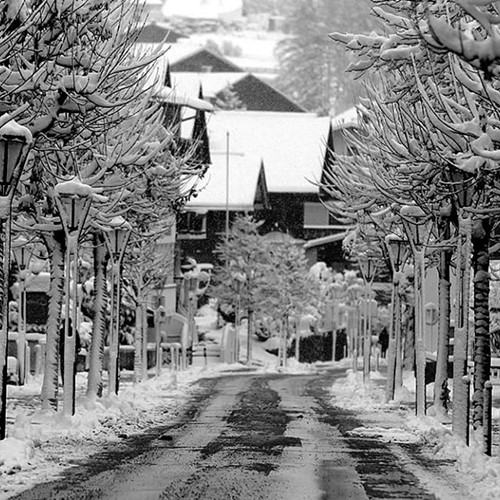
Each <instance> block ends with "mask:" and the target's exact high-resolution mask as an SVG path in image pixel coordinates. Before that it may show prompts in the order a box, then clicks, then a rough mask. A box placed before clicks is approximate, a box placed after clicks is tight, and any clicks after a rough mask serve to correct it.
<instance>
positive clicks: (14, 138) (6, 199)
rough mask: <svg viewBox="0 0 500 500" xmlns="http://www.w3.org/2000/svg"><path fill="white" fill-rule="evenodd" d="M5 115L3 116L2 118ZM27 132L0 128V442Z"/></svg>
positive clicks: (29, 137) (20, 128) (3, 431)
mask: <svg viewBox="0 0 500 500" xmlns="http://www.w3.org/2000/svg"><path fill="white" fill-rule="evenodd" d="M4 116H5V115H4ZM32 143H33V137H32V135H31V132H30V131H29V130H28V129H27V128H26V127H23V126H22V125H19V124H18V123H17V122H15V121H14V120H11V121H9V122H8V123H6V124H5V125H3V126H2V127H0V237H1V243H0V253H2V257H3V267H2V274H1V278H0V289H1V293H0V313H1V317H2V329H1V333H0V440H3V439H5V436H6V430H7V429H6V427H7V369H6V368H7V341H8V335H9V300H8V296H9V295H8V294H9V276H10V246H11V242H10V240H11V211H12V200H13V198H14V193H15V191H16V187H17V184H18V182H19V178H20V177H21V172H22V169H23V167H24V163H25V160H26V156H27V154H28V151H29V148H30V147H31V144H32Z"/></svg>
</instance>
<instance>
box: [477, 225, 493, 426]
mask: <svg viewBox="0 0 500 500" xmlns="http://www.w3.org/2000/svg"><path fill="white" fill-rule="evenodd" d="M489 242H490V225H489V220H478V221H475V225H474V226H473V232H472V244H473V269H474V353H473V356H474V394H473V396H472V424H473V427H474V429H477V428H478V427H481V426H482V425H483V392H484V384H485V382H487V381H488V380H489V378H490V365H491V347H490V312H489V294H490V274H489V265H490V260H489V252H488V251H489Z"/></svg>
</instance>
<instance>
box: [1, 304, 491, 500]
mask: <svg viewBox="0 0 500 500" xmlns="http://www.w3.org/2000/svg"><path fill="white" fill-rule="evenodd" d="M215 319H216V318H215V316H214V315H213V312H211V311H210V310H209V309H205V310H204V311H202V312H201V314H200V315H199V317H198V318H197V322H198V325H199V328H200V330H201V331H203V338H204V341H206V342H215V343H220V339H221V337H222V330H221V329H218V325H217V322H216V321H215ZM246 326H247V325H246V323H245V322H243V324H242V325H241V327H240V329H239V331H238V337H239V341H240V356H239V363H235V364H233V365H225V364H222V363H220V362H217V360H214V359H211V360H209V364H208V366H201V367H196V366H191V367H190V368H189V369H188V370H185V371H181V372H171V371H170V370H169V369H168V368H166V369H164V370H163V372H162V375H161V376H160V377H153V376H152V374H150V378H149V380H147V381H146V382H143V383H140V384H135V385H134V384H133V383H132V374H131V373H130V372H122V377H121V382H120V393H119V395H118V396H113V397H103V398H101V399H99V400H98V401H97V402H95V403H93V404H91V403H90V402H89V401H87V400H86V399H85V387H86V381H87V374H86V373H79V374H78V376H77V402H76V414H75V415H74V416H73V417H65V416H63V415H62V412H61V411H60V412H59V413H53V412H42V411H41V410H40V409H39V408H40V398H39V394H40V390H41V383H42V380H41V378H33V377H32V378H30V379H29V380H28V383H27V384H26V385H25V386H23V387H18V386H8V411H7V418H8V426H7V438H6V439H5V440H3V441H0V478H1V479H0V500H4V499H7V498H9V497H11V496H13V495H15V494H16V493H18V492H20V491H22V490H24V489H28V488H30V486H32V485H34V484H37V483H40V482H44V481H48V480H51V479H55V478H57V477H58V476H59V475H60V473H61V472H62V471H63V470H66V469H68V468H71V467H74V466H76V465H78V464H79V463H81V462H82V461H84V460H85V459H87V458H88V457H89V456H91V455H92V454H95V453H97V452H99V451H102V449H103V447H104V446H106V445H110V444H111V445H112V444H113V442H116V443H118V442H119V441H120V440H121V439H123V438H124V437H127V436H128V435H131V434H136V433H139V432H141V431H143V430H146V429H147V428H150V427H153V426H155V425H169V424H170V423H174V422H175V420H176V419H177V418H178V417H179V416H180V415H181V412H182V409H183V406H184V405H185V404H186V403H187V401H188V399H189V398H190V397H191V396H192V395H194V394H195V392H196V391H197V386H196V384H195V382H196V381H197V380H199V379H200V378H206V377H218V376H221V375H226V376H227V375H228V374H231V373H235V372H236V373H237V372H241V371H242V370H252V371H253V372H261V373H270V372H277V371H278V366H277V357H276V356H274V355H272V354H270V353H268V352H267V351H266V350H265V343H263V342H260V341H257V340H256V339H255V340H254V341H253V342H252V360H253V363H252V366H251V367H249V366H247V365H246V348H247V333H246ZM329 366H332V363H331V362H330V363H315V364H303V363H298V362H296V361H295V359H293V358H291V359H289V360H288V366H287V367H286V368H281V369H279V371H280V372H287V373H311V372H314V371H321V370H323V369H324V368H325V367H329ZM335 367H338V368H345V369H346V376H345V378H342V379H339V380H337V381H336V382H335V383H334V384H333V386H332V387H331V394H332V404H334V405H335V406H339V407H343V408H346V409H349V410H352V411H355V412H356V414H357V417H358V418H359V420H360V422H362V424H363V425H361V426H359V427H358V428H355V429H352V430H351V431H350V432H351V434H352V435H355V436H361V435H370V436H376V437H377V438H378V439H382V440H385V441H387V442H391V443H396V444H398V443H418V442H422V443H426V445H427V446H426V447H427V448H429V447H430V449H431V450H432V451H433V454H434V455H436V456H438V457H441V458H443V459H447V460H453V461H456V475H457V478H459V479H460V481H459V482H463V483H465V484H470V485H471V491H470V492H469V496H468V497H467V498H470V499H474V498H481V499H482V500H483V499H500V460H499V458H498V457H497V456H495V457H486V456H485V455H484V454H482V453H481V451H480V447H479V445H478V444H477V443H473V444H472V446H470V447H466V446H465V445H463V444H462V443H461V442H460V441H458V440H457V439H456V438H455V437H454V436H453V435H452V434H451V430H450V426H449V425H446V424H445V425H443V424H441V423H440V422H438V421H437V420H435V419H434V418H432V417H430V416H426V417H425V418H423V419H417V418H416V417H415V416H414V414H413V410H412V409H411V407H410V406H409V403H412V402H413V400H414V393H415V380H414V378H413V377H411V376H410V375H407V376H406V377H405V380H404V389H403V390H402V391H399V393H398V397H397V401H393V402H391V403H389V404H386V403H385V395H384V384H385V377H384V375H383V374H382V373H380V372H372V373H371V374H370V380H369V381H368V383H367V384H364V383H363V374H362V372H361V371H359V370H358V371H356V372H354V371H353V370H352V361H351V360H343V361H341V362H338V363H335ZM381 370H382V371H383V365H382V366H381ZM494 389H495V390H494V399H495V397H496V399H497V400H498V397H499V396H500V394H498V392H500V388H498V387H495V388H494ZM428 391H429V394H428V396H429V398H430V397H431V394H432V393H431V391H432V387H429V388H428ZM495 391H497V393H496V392H495ZM61 410H62V408H61ZM498 416H499V410H498V409H497V408H495V412H494V417H495V418H498ZM496 450H498V446H497V447H496ZM496 450H495V451H496ZM497 453H498V451H497ZM434 487H435V488H436V495H437V497H438V498H440V497H439V485H433V488H434ZM472 488H473V490H472Z"/></svg>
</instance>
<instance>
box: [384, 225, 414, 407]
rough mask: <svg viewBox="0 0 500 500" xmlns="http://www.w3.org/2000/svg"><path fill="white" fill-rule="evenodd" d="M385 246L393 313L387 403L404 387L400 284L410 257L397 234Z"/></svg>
mask: <svg viewBox="0 0 500 500" xmlns="http://www.w3.org/2000/svg"><path fill="white" fill-rule="evenodd" d="M385 244H386V246H387V251H388V254H389V259H390V261H391V266H392V311H391V326H390V336H389V355H388V362H387V386H386V401H387V402H389V401H391V400H392V399H394V394H395V391H396V389H399V388H400V387H401V385H402V372H401V368H402V342H401V299H400V295H399V284H400V281H401V270H402V268H403V266H404V262H405V260H406V259H407V257H408V247H407V245H406V242H405V241H404V240H403V239H402V238H401V237H400V236H398V235H397V234H389V235H387V236H386V237H385Z"/></svg>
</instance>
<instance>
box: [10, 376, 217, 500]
mask: <svg viewBox="0 0 500 500" xmlns="http://www.w3.org/2000/svg"><path fill="white" fill-rule="evenodd" d="M212 371H213V370H212ZM206 373H207V372H206V371H202V370H196V369H191V370H189V371H185V372H178V373H171V372H170V371H169V370H164V372H163V373H162V375H161V376H160V377H158V378H151V379H149V380H148V381H146V382H143V383H140V384H136V385H133V384H132V383H131V382H125V381H124V382H123V384H122V387H121V390H120V393H119V395H118V396H116V395H113V396H107V397H103V398H100V399H98V400H96V401H89V400H87V399H86V397H85V396H84V393H85V387H86V379H87V374H84V373H79V374H78V376H77V394H78V395H77V400H76V413H75V415H74V416H71V417H70V416H65V415H63V412H62V405H61V408H60V411H59V412H53V411H42V410H40V409H39V401H37V402H36V403H33V402H32V400H33V398H32V397H30V394H31V393H33V394H40V389H41V387H40V385H41V380H40V379H38V378H37V379H30V380H29V382H28V384H27V385H25V386H22V387H17V386H9V387H8V389H9V403H12V402H13V401H15V405H13V404H11V405H10V407H9V409H8V416H9V418H10V419H14V423H13V424H10V425H8V427H7V438H6V439H4V440H2V441H0V478H1V486H0V500H3V499H6V498H9V497H10V496H12V495H14V494H16V493H18V492H20V491H21V490H23V489H26V488H29V487H30V485H33V484H36V483H40V482H44V481H47V480H49V479H50V478H55V477H57V475H58V474H59V473H60V472H61V471H62V470H63V469H65V468H67V467H69V466H72V465H73V464H74V463H75V462H74V460H78V459H80V460H81V459H85V458H87V457H88V456H90V455H92V454H94V453H97V452H98V451H100V450H101V449H102V446H103V444H106V443H109V442H112V441H119V440H121V439H123V438H126V437H127V436H129V435H131V434H135V433H138V432H141V431H142V430H144V429H146V428H148V427H152V426H155V425H168V424H169V423H170V422H172V421H173V419H175V418H176V417H177V415H178V414H179V412H180V409H181V407H182V405H183V403H185V402H186V401H187V399H188V398H189V397H190V396H191V394H193V392H194V391H195V388H194V387H193V386H192V383H193V382H194V381H196V380H197V379H199V378H201V377H202V376H205V375H206Z"/></svg>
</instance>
